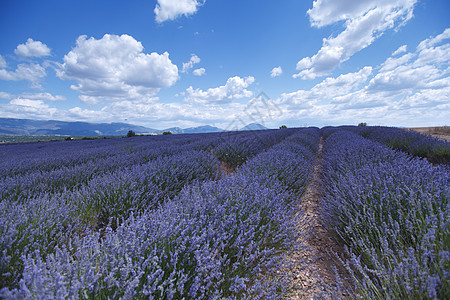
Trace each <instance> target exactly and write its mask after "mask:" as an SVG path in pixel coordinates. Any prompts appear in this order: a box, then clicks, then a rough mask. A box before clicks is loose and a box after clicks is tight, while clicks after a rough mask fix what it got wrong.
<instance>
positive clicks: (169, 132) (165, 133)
mask: <svg viewBox="0 0 450 300" xmlns="http://www.w3.org/2000/svg"><path fill="white" fill-rule="evenodd" d="M169 134H172V132H171V131H164V132H163V135H169Z"/></svg>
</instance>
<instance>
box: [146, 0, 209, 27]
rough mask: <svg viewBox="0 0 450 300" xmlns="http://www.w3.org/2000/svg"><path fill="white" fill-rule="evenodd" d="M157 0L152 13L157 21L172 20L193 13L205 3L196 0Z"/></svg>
mask: <svg viewBox="0 0 450 300" xmlns="http://www.w3.org/2000/svg"><path fill="white" fill-rule="evenodd" d="M157 2H158V3H157V4H156V7H155V9H154V13H155V20H156V22H158V23H162V22H165V21H167V20H174V19H176V18H178V17H179V16H182V15H184V16H185V17H187V16H189V15H192V14H195V13H196V12H197V10H198V8H199V7H200V6H202V5H203V4H204V3H205V1H203V2H201V1H198V0H157Z"/></svg>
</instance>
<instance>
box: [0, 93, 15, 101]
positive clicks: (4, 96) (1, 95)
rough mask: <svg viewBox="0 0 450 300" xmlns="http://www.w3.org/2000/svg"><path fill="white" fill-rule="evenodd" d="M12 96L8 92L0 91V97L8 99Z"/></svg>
mask: <svg viewBox="0 0 450 300" xmlns="http://www.w3.org/2000/svg"><path fill="white" fill-rule="evenodd" d="M12 97H13V95H11V94H10V93H7V92H2V91H0V99H3V100H9V99H11V98H12Z"/></svg>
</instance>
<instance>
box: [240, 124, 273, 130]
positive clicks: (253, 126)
mask: <svg viewBox="0 0 450 300" xmlns="http://www.w3.org/2000/svg"><path fill="white" fill-rule="evenodd" d="M266 129H269V128H267V127H264V126H262V125H261V124H258V123H251V124H248V125H247V126H245V127H242V128H241V129H240V130H241V131H242V130H266Z"/></svg>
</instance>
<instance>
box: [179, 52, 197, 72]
mask: <svg viewBox="0 0 450 300" xmlns="http://www.w3.org/2000/svg"><path fill="white" fill-rule="evenodd" d="M199 62H200V58H199V57H198V56H197V55H195V54H192V56H191V59H190V60H189V61H188V62H187V63H183V69H182V70H181V73H186V72H187V71H189V70H190V69H192V68H193V67H194V65H195V64H198V63H199Z"/></svg>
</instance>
